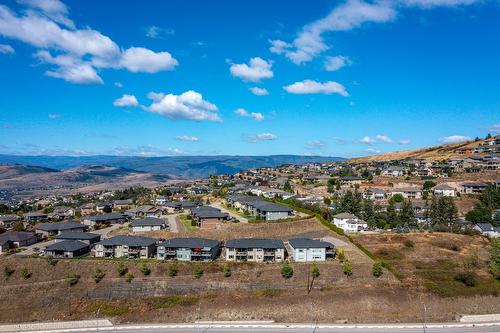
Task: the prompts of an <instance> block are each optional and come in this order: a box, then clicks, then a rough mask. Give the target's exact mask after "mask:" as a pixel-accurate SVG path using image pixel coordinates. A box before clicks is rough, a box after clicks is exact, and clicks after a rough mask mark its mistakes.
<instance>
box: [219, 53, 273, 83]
mask: <svg viewBox="0 0 500 333" xmlns="http://www.w3.org/2000/svg"><path fill="white" fill-rule="evenodd" d="M271 67H272V63H271V62H270V61H266V60H264V59H262V58H259V57H255V58H251V59H250V65H247V64H232V65H231V66H230V67H229V71H230V72H231V74H232V75H233V76H235V77H238V78H240V79H242V80H243V81H251V82H259V81H261V80H262V79H270V78H272V77H273V71H272V70H271Z"/></svg>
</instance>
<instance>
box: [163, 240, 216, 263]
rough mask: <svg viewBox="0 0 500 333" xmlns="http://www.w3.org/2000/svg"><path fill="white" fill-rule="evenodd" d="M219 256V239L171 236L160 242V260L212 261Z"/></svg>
mask: <svg viewBox="0 0 500 333" xmlns="http://www.w3.org/2000/svg"><path fill="white" fill-rule="evenodd" d="M218 256H219V241H216V240H213V239H205V238H196V237H189V238H171V239H167V240H165V241H164V242H161V243H159V244H158V248H157V252H156V258H157V259H159V260H179V261H211V260H215V259H217V257H218Z"/></svg>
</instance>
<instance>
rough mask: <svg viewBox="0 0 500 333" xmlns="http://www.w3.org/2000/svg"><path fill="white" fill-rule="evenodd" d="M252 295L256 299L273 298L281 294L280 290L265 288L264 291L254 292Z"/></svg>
mask: <svg viewBox="0 0 500 333" xmlns="http://www.w3.org/2000/svg"><path fill="white" fill-rule="evenodd" d="M253 294H254V295H255V296H257V297H275V296H279V295H280V294H281V290H279V289H273V288H266V289H259V290H255V291H254V292H253Z"/></svg>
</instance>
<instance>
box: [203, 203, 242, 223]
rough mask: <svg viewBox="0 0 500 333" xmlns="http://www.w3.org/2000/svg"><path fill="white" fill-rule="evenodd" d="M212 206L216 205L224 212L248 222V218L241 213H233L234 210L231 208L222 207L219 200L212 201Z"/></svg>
mask: <svg viewBox="0 0 500 333" xmlns="http://www.w3.org/2000/svg"><path fill="white" fill-rule="evenodd" d="M210 206H212V207H215V208H218V209H220V210H221V211H222V212H224V213H228V214H229V216H231V217H233V218H235V219H237V220H238V221H240V222H241V223H248V219H247V218H245V217H243V216H241V215H238V214H235V213H233V212H232V211H230V210H227V209H226V208H224V207H222V206H221V204H219V203H217V202H214V203H211V204H210Z"/></svg>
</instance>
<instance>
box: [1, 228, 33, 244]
mask: <svg viewBox="0 0 500 333" xmlns="http://www.w3.org/2000/svg"><path fill="white" fill-rule="evenodd" d="M33 237H35V234H34V233H32V232H26V231H14V230H9V231H7V232H4V233H3V234H0V244H3V243H5V242H7V241H11V242H22V241H25V240H28V239H31V238H33Z"/></svg>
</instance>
